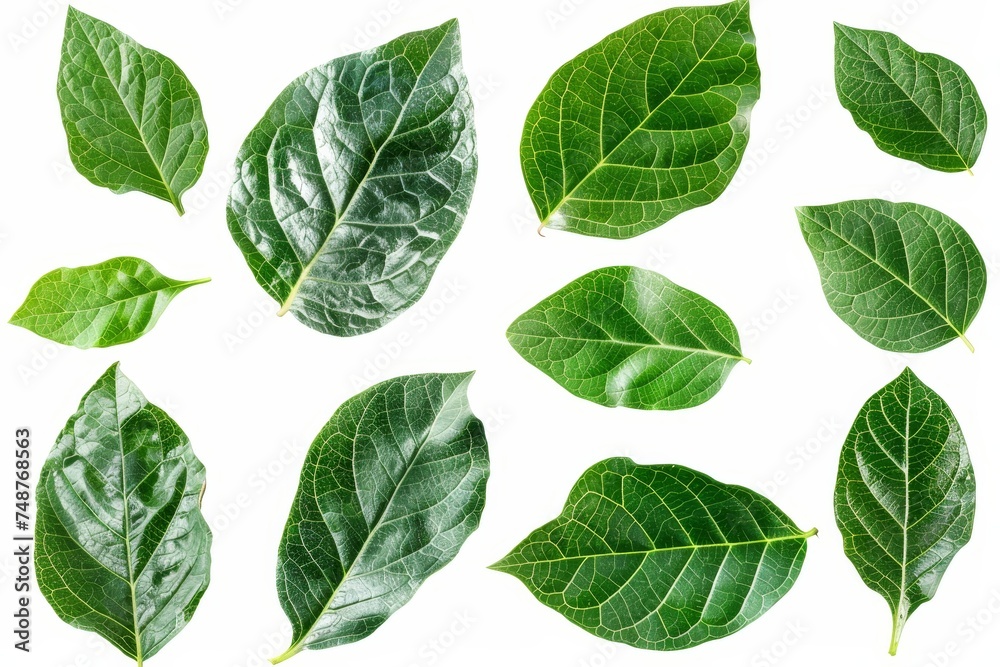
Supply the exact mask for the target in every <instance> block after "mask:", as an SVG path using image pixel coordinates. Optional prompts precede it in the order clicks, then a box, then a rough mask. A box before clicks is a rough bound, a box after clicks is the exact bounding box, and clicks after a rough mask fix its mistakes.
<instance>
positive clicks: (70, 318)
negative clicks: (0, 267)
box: [10, 257, 208, 349]
mask: <svg viewBox="0 0 1000 667" xmlns="http://www.w3.org/2000/svg"><path fill="white" fill-rule="evenodd" d="M205 282H208V279H207V278H205V279H201V280H186V281H181V280H174V279H172V278H167V277H166V276H164V275H163V274H162V273H160V272H159V271H157V270H156V268H155V267H154V266H153V265H152V264H150V263H149V262H147V261H145V260H142V259H138V258H136V257H116V258H114V259H109V260H107V261H105V262H101V263H100V264H94V265H93V266H81V267H79V268H75V269H56V270H55V271H52V272H50V273H46V274H45V275H44V276H42V277H41V278H39V280H38V282H36V283H35V284H34V285H33V286H32V287H31V290H30V291H29V292H28V297H27V298H26V299H25V300H24V303H23V304H21V307H20V308H18V309H17V312H16V313H14V316H13V317H12V318H11V319H10V322H11V324H16V325H17V326H19V327H24V328H25V329H27V330H29V331H34V332H35V333H36V334H38V335H39V336H44V337H46V338H48V339H49V340H54V341H56V342H57V343H62V344H63V345H74V346H76V347H79V348H81V349H86V348H91V347H109V346H111V345H121V344H122V343H128V342H131V341H133V340H136V339H137V338H139V337H140V336H142V335H143V334H145V333H147V332H148V331H149V330H150V329H152V328H153V326H155V325H156V321H157V320H158V319H160V315H162V314H163V311H164V310H166V308H167V306H168V305H169V304H170V302H171V301H172V300H173V298H174V297H175V296H177V295H178V294H180V293H181V292H183V291H184V290H186V289H187V288H188V287H191V286H192V285H199V284H201V283H205Z"/></svg>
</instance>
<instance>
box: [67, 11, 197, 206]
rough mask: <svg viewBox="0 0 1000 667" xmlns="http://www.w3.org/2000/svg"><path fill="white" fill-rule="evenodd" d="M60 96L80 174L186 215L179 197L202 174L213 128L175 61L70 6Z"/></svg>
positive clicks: (72, 154) (118, 190) (112, 189)
mask: <svg viewBox="0 0 1000 667" xmlns="http://www.w3.org/2000/svg"><path fill="white" fill-rule="evenodd" d="M58 93H59V105H60V106H61V107H62V119H63V126H64V127H65V128H66V136H67V138H68V139H69V154H70V158H72V160H73V165H74V166H75V167H76V169H77V171H79V172H80V173H81V174H83V175H84V176H85V177H86V178H87V180H89V181H90V182H91V183H93V184H95V185H100V186H101V187H105V188H108V189H110V190H111V191H112V192H115V193H118V194H121V193H124V192H132V191H134V190H138V191H139V192H145V193H146V194H149V195H152V196H154V197H157V198H158V199H163V200H165V201H168V202H170V203H171V204H173V205H174V208H176V209H177V212H178V213H179V214H181V215H184V206H183V205H182V204H181V196H182V195H183V194H184V193H185V192H186V191H187V190H188V189H189V188H190V187H191V186H192V185H194V184H195V182H197V180H198V177H199V176H201V172H202V168H203V167H204V165H205V156H206V155H207V154H208V131H207V129H206V127H205V117H204V116H203V115H202V111H201V98H199V97H198V93H197V92H196V91H195V89H194V86H192V85H191V82H190V81H188V79H187V77H186V76H184V72H182V71H181V70H180V68H179V67H177V64H176V63H174V61H173V60H171V59H170V58H167V57H166V56H165V55H163V54H162V53H159V52H157V51H153V50H152V49H147V48H146V47H145V46H143V45H142V44H139V43H138V42H136V41H135V40H134V39H132V38H131V37H129V36H128V35H126V34H125V33H123V32H121V31H119V30H116V29H115V28H114V27H112V26H110V25H108V24H107V23H104V22H103V21H99V20H97V19H95V18H94V17H92V16H88V15H86V14H84V13H83V12H81V11H79V10H77V9H74V8H73V7H70V8H69V12H68V14H67V15H66V34H65V37H64V40H63V49H62V60H61V62H60V65H59V85H58Z"/></svg>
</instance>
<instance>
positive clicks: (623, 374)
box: [507, 266, 750, 410]
mask: <svg viewBox="0 0 1000 667" xmlns="http://www.w3.org/2000/svg"><path fill="white" fill-rule="evenodd" d="M507 340H508V341H510V344H511V345H512V346H513V347H514V349H515V350H517V353H518V354H520V355H521V356H522V357H524V358H525V359H526V360H527V361H528V362H529V363H531V364H532V365H533V366H535V368H537V369H539V370H540V371H542V372H543V373H545V374H546V375H548V376H549V377H551V378H552V379H553V380H555V381H556V382H558V383H559V384H560V385H562V386H563V387H564V388H565V389H567V390H568V391H569V392H570V393H572V394H573V395H575V396H579V397H580V398H585V399H587V400H588V401H593V402H594V403H598V404H600V405H605V406H608V407H628V408H639V409H643V410H677V409H680V408H689V407H692V406H695V405H700V404H702V403H704V402H705V401H707V400H708V399H710V398H712V396H714V395H715V394H716V393H718V391H719V389H721V388H722V385H723V383H725V381H726V378H727V377H729V373H730V371H732V369H733V367H734V366H735V365H736V364H737V363H738V362H740V361H746V362H747V363H750V360H749V359H746V358H745V357H744V356H743V353H742V352H741V351H740V336H739V333H738V332H737V330H736V325H735V324H733V321H732V320H731V319H729V316H728V315H726V313H724V312H723V311H722V310H721V309H720V308H719V307H718V306H716V305H715V304H714V303H712V302H711V301H709V300H708V299H706V298H704V297H702V296H699V295H698V294H695V293H694V292H691V291H690V290H686V289H684V288H683V287H680V286H679V285H675V284H674V283H672V282H670V281H669V280H667V279H666V278H664V277H663V276H661V275H660V274H658V273H655V272H653V271H647V270H645V269H640V268H637V267H634V266H611V267H608V268H604V269H598V270H596V271H591V272H590V273H588V274H586V275H585V276H582V277H580V278H577V279H576V280H574V281H573V282H571V283H570V284H569V285H566V286H565V287H563V288H562V289H560V290H559V291H558V292H556V293H555V294H553V295H552V296H550V297H548V298H546V299H543V300H542V301H541V302H540V303H539V304H538V305H536V306H535V307H533V308H531V309H530V310H529V311H528V312H526V313H524V314H523V315H521V316H520V317H519V318H517V319H516V320H515V321H514V323H513V324H511V325H510V328H509V329H508V330H507Z"/></svg>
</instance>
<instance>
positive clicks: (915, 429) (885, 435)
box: [834, 368, 976, 655]
mask: <svg viewBox="0 0 1000 667" xmlns="http://www.w3.org/2000/svg"><path fill="white" fill-rule="evenodd" d="M834 510H835V512H836V515H837V525H838V526H839V527H840V532H841V533H842V534H843V536H844V551H845V552H846V553H847V557H848V558H850V559H851V562H852V563H854V567H856V568H857V570H858V574H860V575H861V578H862V579H863V580H864V582H865V584H866V585H867V586H868V587H869V588H871V589H872V590H873V591H875V592H877V593H879V594H880V595H881V596H882V597H884V598H885V599H886V601H887V602H888V603H889V609H890V610H891V611H892V641H891V643H890V648H889V652H890V653H891V654H893V655H895V653H896V648H897V647H898V646H899V638H900V635H901V633H902V632H903V625H904V624H905V623H906V620H907V619H908V618H909V617H910V616H911V615H912V614H913V612H914V610H916V608H917V607H919V606H920V605H922V604H923V603H925V602H927V601H928V600H930V599H931V598H932V597H934V594H935V593H936V592H937V588H938V584H940V583H941V578H942V577H943V576H944V573H945V570H946V569H947V568H948V565H949V564H950V563H951V560H952V558H954V557H955V554H956V553H958V550H959V549H961V548H962V547H964V546H965V545H966V544H967V543H968V542H969V538H970V537H971V536H972V522H973V518H974V516H975V512H976V479H975V476H974V474H973V471H972V463H971V462H970V461H969V450H968V449H967V447H966V445H965V437H964V436H963V435H962V430H961V428H959V426H958V421H957V420H956V419H955V415H954V414H952V411H951V409H950V408H949V407H948V405H947V404H946V403H945V402H944V401H943V400H942V399H941V397H940V396H938V395H937V394H936V393H935V392H934V391H933V390H932V389H931V388H930V387H928V386H927V385H925V384H924V383H923V382H921V381H920V380H919V379H918V378H917V376H916V375H914V374H913V372H912V371H911V370H910V369H909V368H907V369H906V370H904V371H903V373H902V374H901V375H900V376H899V377H898V378H896V379H895V380H893V381H892V382H890V383H889V384H888V385H887V386H886V387H884V388H883V389H881V390H880V391H879V392H878V393H877V394H875V395H874V396H872V397H871V399H869V400H868V402H867V403H865V406H864V407H863V408H861V412H860V413H859V414H858V417H857V419H856V420H855V421H854V425H853V426H852V427H851V430H850V432H849V433H848V435H847V442H845V443H844V450H843V452H842V453H841V455H840V468H839V470H838V473H837V489H836V493H835V495H834Z"/></svg>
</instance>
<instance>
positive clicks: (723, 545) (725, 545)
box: [492, 529, 817, 570]
mask: <svg viewBox="0 0 1000 667" xmlns="http://www.w3.org/2000/svg"><path fill="white" fill-rule="evenodd" d="M816 533H817V531H816V530H815V529H813V530H810V531H807V532H804V533H798V534H795V535H785V536H782V537H772V538H766V537H765V538H762V539H759V540H745V541H740V542H718V543H715V544H684V545H680V546H676V547H663V548H658V549H641V550H635V551H610V552H607V553H594V554H585V555H580V556H564V557H562V558H550V559H543V560H530V561H528V560H526V561H525V562H523V563H514V564H510V565H508V564H506V563H503V562H501V563H498V564H497V565H494V566H492V567H493V568H494V569H498V570H503V569H513V568H516V567H523V566H525V565H537V564H545V563H563V562H569V561H577V560H586V559H588V558H614V557H618V556H648V555H650V554H655V553H669V552H675V551H697V550H699V549H734V548H736V547H742V546H751V545H756V544H764V545H767V544H773V543H775V542H790V541H794V540H801V541H802V542H805V541H806V540H807V539H809V538H810V537H813V536H814V535H816ZM505 560H506V559H505Z"/></svg>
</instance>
